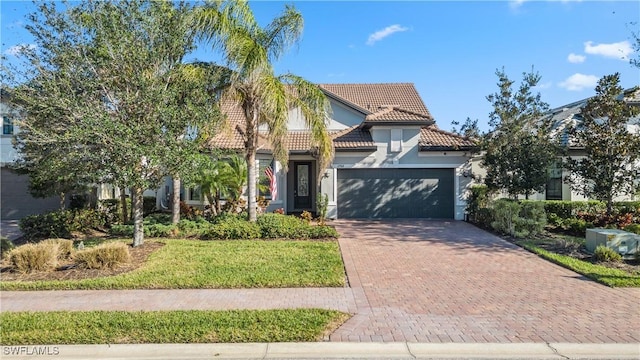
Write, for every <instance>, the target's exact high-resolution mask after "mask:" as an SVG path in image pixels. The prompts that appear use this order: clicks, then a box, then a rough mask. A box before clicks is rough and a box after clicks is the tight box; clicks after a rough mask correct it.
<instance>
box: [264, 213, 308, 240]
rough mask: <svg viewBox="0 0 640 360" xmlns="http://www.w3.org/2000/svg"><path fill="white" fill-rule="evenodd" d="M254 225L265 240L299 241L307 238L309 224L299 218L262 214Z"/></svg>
mask: <svg viewBox="0 0 640 360" xmlns="http://www.w3.org/2000/svg"><path fill="white" fill-rule="evenodd" d="M256 224H258V226H259V227H260V233H261V235H262V237H263V238H265V239H278V238H287V239H301V238H306V237H308V231H307V228H308V227H310V225H309V224H307V223H306V222H305V220H302V219H300V218H297V217H295V216H291V215H282V214H273V213H271V214H262V215H260V216H258V220H257V221H256Z"/></svg>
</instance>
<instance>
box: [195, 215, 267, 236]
mask: <svg viewBox="0 0 640 360" xmlns="http://www.w3.org/2000/svg"><path fill="white" fill-rule="evenodd" d="M202 237H203V238H204V239H217V240H238V239H259V238H261V237H262V233H261V231H260V226H259V225H258V224H257V223H255V222H249V221H246V220H244V219H240V218H238V217H235V216H231V217H227V218H225V219H224V220H222V221H220V222H218V223H216V224H214V225H213V226H212V227H211V228H210V229H209V230H207V231H206V232H205V233H204V234H203V236H202Z"/></svg>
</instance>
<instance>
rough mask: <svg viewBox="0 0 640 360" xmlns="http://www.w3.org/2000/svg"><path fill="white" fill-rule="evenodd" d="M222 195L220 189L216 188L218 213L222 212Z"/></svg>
mask: <svg viewBox="0 0 640 360" xmlns="http://www.w3.org/2000/svg"><path fill="white" fill-rule="evenodd" d="M221 197H222V195H221V194H220V190H216V213H217V214H220V213H222V204H221V201H220V198H221Z"/></svg>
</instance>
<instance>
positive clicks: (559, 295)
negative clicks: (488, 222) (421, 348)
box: [331, 220, 640, 343]
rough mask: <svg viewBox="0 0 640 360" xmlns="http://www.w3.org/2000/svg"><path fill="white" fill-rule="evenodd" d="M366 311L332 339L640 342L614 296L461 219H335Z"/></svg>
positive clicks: (631, 302)
mask: <svg viewBox="0 0 640 360" xmlns="http://www.w3.org/2000/svg"><path fill="white" fill-rule="evenodd" d="M335 224H336V227H337V229H338V231H339V232H340V234H341V235H342V236H341V239H340V246H341V248H342V253H343V256H344V259H345V266H346V269H347V273H348V275H349V281H350V285H351V286H352V287H353V290H354V293H355V297H356V303H357V306H358V312H357V314H356V315H355V316H354V317H353V318H352V319H350V320H349V321H348V322H347V323H345V324H344V325H343V326H342V327H341V328H340V329H338V330H337V331H336V332H335V333H333V334H332V336H331V340H332V341H408V342H571V343H610V342H619V343H631V342H633V343H637V342H640V289H612V288H608V287H606V286H603V285H600V284H597V283H595V282H593V281H590V280H588V279H586V278H585V277H583V276H581V275H579V274H576V273H574V272H572V271H569V270H566V269H564V268H561V267H559V266H556V265H554V264H551V263H549V262H547V261H545V260H542V259H540V258H538V257H537V256H535V255H533V254H531V253H529V252H527V251H525V250H522V249H520V248H518V247H516V246H514V245H512V244H510V243H508V242H506V241H503V240H502V239H500V238H498V237H495V236H493V235H491V234H489V233H487V232H484V231H482V230H479V229H477V228H475V227H474V226H472V225H469V224H467V223H464V222H457V221H428V220H415V221H414V220H399V221H342V220H341V221H336V222H335Z"/></svg>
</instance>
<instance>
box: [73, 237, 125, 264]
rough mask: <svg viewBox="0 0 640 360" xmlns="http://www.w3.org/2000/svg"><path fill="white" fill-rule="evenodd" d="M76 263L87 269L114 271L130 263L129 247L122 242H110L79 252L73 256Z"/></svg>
mask: <svg viewBox="0 0 640 360" xmlns="http://www.w3.org/2000/svg"><path fill="white" fill-rule="evenodd" d="M73 260H74V262H75V263H76V264H77V265H78V266H79V267H82V268H85V269H113V268H116V267H117V266H119V265H122V264H126V263H129V262H130V261H131V254H130V253H129V246H128V245H127V244H125V243H122V242H109V243H104V244H100V245H98V246H95V247H92V248H88V249H84V250H79V251H77V252H76V253H75V254H74V256H73Z"/></svg>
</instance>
